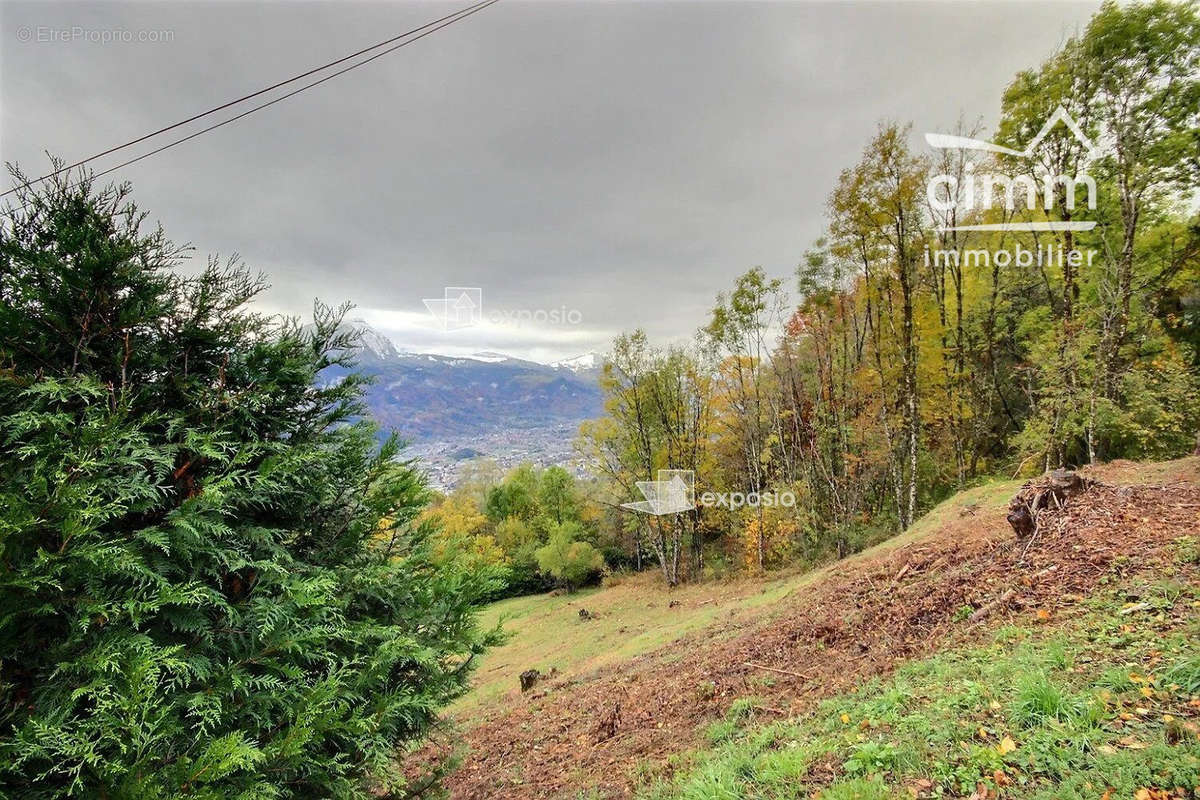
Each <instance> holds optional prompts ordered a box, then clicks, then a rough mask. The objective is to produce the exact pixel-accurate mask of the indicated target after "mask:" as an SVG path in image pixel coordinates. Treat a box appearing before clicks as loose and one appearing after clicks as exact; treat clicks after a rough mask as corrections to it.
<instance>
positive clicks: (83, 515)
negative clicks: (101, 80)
mask: <svg viewBox="0 0 1200 800" xmlns="http://www.w3.org/2000/svg"><path fill="white" fill-rule="evenodd" d="M17 180H18V182H20V180H21V179H20V177H19V176H18V177H17ZM147 227H148V226H146V225H145V220H144V215H143V214H141V213H140V212H139V211H138V210H137V209H136V208H135V206H134V205H133V204H132V202H131V201H130V200H129V197H128V191H127V189H126V188H123V187H116V188H113V187H110V188H106V189H100V188H97V187H94V186H93V185H92V183H91V182H90V181H88V180H83V181H82V182H79V181H78V178H76V177H74V176H73V179H70V180H69V179H66V178H64V179H62V180H59V181H56V182H53V183H52V184H51V185H49V186H47V187H46V188H44V189H38V190H33V189H25V190H22V191H21V193H20V197H19V200H18V202H17V203H16V204H14V205H13V206H11V207H9V208H8V209H7V210H6V212H5V213H4V215H3V220H2V224H0V331H3V338H2V340H0V792H2V793H4V794H7V795H8V796H10V797H14V798H15V797H20V798H59V797H81V798H175V797H194V798H222V799H224V798H235V797H236V798H251V797H254V798H316V797H346V798H351V797H380V796H383V797H386V796H403V794H404V793H405V792H406V791H408V789H406V788H405V779H404V776H403V772H402V770H401V767H400V764H399V763H398V749H399V748H401V747H403V745H404V744H405V743H409V742H412V741H413V740H415V739H417V738H418V737H420V736H421V735H422V734H423V733H425V732H426V731H427V730H428V729H429V728H430V726H431V724H432V723H433V722H434V721H435V719H436V714H437V711H438V709H439V708H440V707H442V706H444V705H445V704H446V703H447V702H448V701H450V700H451V699H453V698H454V697H456V696H458V695H460V694H461V693H462V692H463V691H464V688H465V681H466V678H467V675H468V673H469V670H470V668H471V665H472V661H473V656H475V655H476V654H477V653H479V652H480V651H481V650H482V649H483V648H484V647H486V646H487V645H488V644H489V643H491V641H492V639H493V634H492V633H490V632H485V631H482V630H480V629H479V628H478V627H477V626H476V624H475V620H474V616H473V613H472V608H473V605H474V603H475V601H476V599H477V598H478V597H480V596H481V595H482V594H483V593H484V592H486V591H488V590H489V589H491V588H492V585H491V584H492V576H490V575H489V574H487V573H484V572H479V571H468V570H467V569H465V568H454V567H453V566H452V565H450V566H444V567H443V568H435V567H434V566H433V564H432V563H431V560H430V549H429V546H428V537H429V535H430V533H431V531H430V530H429V527H428V524H427V523H424V522H420V521H418V519H417V517H418V514H419V512H420V510H421V509H422V507H423V506H424V505H425V503H426V500H427V489H426V487H425V485H424V483H423V481H422V479H421V477H420V475H419V473H418V472H417V471H415V470H414V468H413V466H412V465H411V464H408V463H404V462H399V461H397V459H396V456H397V451H398V445H397V442H396V440H395V439H394V438H392V439H389V440H387V442H386V443H385V444H383V445H382V446H380V445H379V444H378V443H377V438H376V436H375V430H374V429H373V428H372V426H371V425H369V424H368V423H366V422H362V421H356V420H360V419H361V414H362V408H361V406H360V400H359V397H360V390H361V387H362V383H363V380H364V379H363V378H361V377H360V376H357V375H354V374H351V375H350V377H348V378H346V379H344V380H341V381H340V382H337V383H328V382H326V383H322V382H321V381H320V379H319V373H320V372H321V370H323V369H324V368H326V367H329V366H331V365H334V364H343V365H344V364H346V363H349V356H348V355H347V354H348V353H351V352H353V345H354V342H353V340H352V337H351V335H350V334H347V333H346V332H345V329H344V328H343V327H342V326H340V324H339V323H340V319H341V310H334V309H332V308H329V307H325V306H322V305H320V304H318V305H317V308H316V312H315V320H314V322H313V324H311V325H307V326H301V325H299V324H298V323H297V322H295V321H288V320H280V319H278V318H272V317H267V316H264V315H261V314H257V313H253V312H252V311H250V310H248V308H247V303H248V301H250V300H251V299H252V298H253V297H254V296H255V295H256V294H258V293H259V292H260V291H261V290H262V289H263V283H262V281H261V279H259V278H257V277H255V276H253V275H251V274H249V273H248V272H247V271H246V270H245V269H244V268H243V267H241V266H240V265H239V264H238V263H236V262H218V261H216V260H210V261H209V262H208V264H207V266H206V267H205V268H203V269H202V270H199V271H198V274H197V273H196V271H193V272H192V273H191V274H186V273H184V272H182V271H181V270H180V269H179V263H180V260H181V258H182V257H183V256H185V255H186V251H185V249H183V248H179V247H177V246H175V245H173V244H172V243H171V242H170V241H169V240H167V239H166V238H165V236H164V235H163V233H162V231H161V230H153V231H147Z"/></svg>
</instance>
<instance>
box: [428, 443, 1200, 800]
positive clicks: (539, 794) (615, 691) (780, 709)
mask: <svg viewBox="0 0 1200 800" xmlns="http://www.w3.org/2000/svg"><path fill="white" fill-rule="evenodd" d="M1090 474H1091V476H1092V477H1094V478H1096V479H1098V480H1099V481H1101V482H1102V483H1101V484H1100V485H1098V486H1096V487H1094V488H1093V489H1092V490H1090V491H1089V492H1088V493H1086V494H1084V495H1082V496H1080V497H1077V498H1075V499H1073V500H1072V501H1071V502H1070V503H1069V504H1068V506H1067V507H1066V508H1065V509H1063V510H1060V511H1054V512H1048V514H1047V516H1046V517H1044V518H1043V526H1042V532H1041V533H1040V534H1039V536H1038V539H1037V540H1036V541H1035V542H1034V543H1033V544H1032V546H1030V547H1029V548H1028V551H1026V550H1025V547H1024V545H1022V544H1020V543H1018V542H1017V541H1016V540H1015V538H1014V536H1013V534H1012V531H1011V529H1010V528H1009V526H1008V525H1007V524H1006V522H1005V521H1004V515H1005V508H1004V506H1002V505H999V504H997V505H994V506H990V507H972V506H964V507H961V508H960V509H959V510H958V512H957V515H956V517H955V518H952V519H950V520H949V521H947V522H945V523H944V524H942V525H940V526H938V527H936V528H934V529H931V530H929V531H928V532H926V534H925V535H923V536H921V537H920V538H918V539H916V540H915V541H911V542H909V543H907V544H905V545H903V546H901V547H898V548H891V549H887V548H882V552H876V553H872V552H870V551H868V552H867V553H864V554H862V555H861V556H859V557H857V558H854V559H849V560H847V561H845V562H842V563H840V564H838V565H837V566H836V567H835V568H834V569H832V570H830V571H829V573H828V574H827V575H825V576H824V577H823V579H821V580H819V581H815V582H814V583H813V584H811V585H810V586H808V587H807V588H806V589H805V590H804V591H803V592H799V593H795V594H793V595H790V596H789V597H787V598H785V599H784V600H783V601H781V603H780V604H779V605H778V606H777V607H776V608H774V609H772V614H771V617H770V620H769V621H768V622H766V623H765V624H762V625H760V626H758V627H755V628H747V627H746V624H745V622H744V621H741V620H739V621H736V622H734V623H725V624H716V625H713V626H711V627H709V628H707V629H705V630H703V631H700V632H698V633H696V634H693V635H691V636H687V637H685V638H683V639H680V640H679V641H676V642H674V643H672V644H671V645H669V646H667V647H664V648H662V649H660V650H658V651H656V652H654V653H651V654H649V655H647V656H642V657H639V658H636V659H634V660H632V661H630V662H629V663H627V664H624V665H622V666H621V667H620V668H607V669H604V670H602V671H600V672H599V673H597V674H595V675H594V676H591V677H590V678H589V679H586V680H583V681H578V682H572V683H571V684H569V685H565V684H564V685H551V686H549V687H547V688H546V689H544V690H540V691H537V692H531V693H530V694H528V695H525V696H522V695H520V694H519V693H516V692H514V693H513V694H511V695H510V696H509V697H508V698H507V705H506V706H505V707H502V708H498V709H497V708H493V709H492V710H491V711H485V712H482V713H483V716H481V717H479V718H476V719H473V720H468V721H466V722H465V724H464V728H465V729H464V730H462V731H461V732H462V733H463V734H465V738H466V742H467V746H468V748H469V752H468V753H467V754H466V759H465V762H464V763H463V765H462V767H461V768H460V769H459V770H458V771H457V772H456V773H455V774H453V775H452V776H451V777H450V778H449V779H448V781H447V786H448V788H449V789H450V791H451V795H452V797H455V798H493V797H503V798H558V797H575V796H577V795H578V794H579V793H580V792H586V791H590V790H594V791H596V793H597V794H598V795H599V796H602V797H627V796H631V795H632V793H633V787H634V784H635V772H636V770H637V768H638V764H639V762H640V761H643V760H647V761H650V762H662V761H663V760H664V759H665V758H666V757H667V756H668V755H670V754H671V753H674V752H677V751H680V750H686V749H688V748H691V747H695V746H697V745H699V744H700V743H701V740H700V737H701V734H702V732H703V730H704V728H705V726H706V725H707V724H708V723H710V722H711V721H713V720H714V719H716V718H718V717H720V716H721V715H722V714H723V713H724V712H725V710H726V709H727V708H728V706H729V704H730V703H731V702H732V700H733V699H734V698H736V697H739V696H746V695H751V694H752V695H755V696H757V697H760V698H763V700H762V704H763V707H764V708H765V709H766V710H767V711H768V712H770V713H779V714H781V715H783V714H792V713H796V712H799V711H802V710H804V709H806V708H808V707H810V706H811V705H812V704H813V703H814V702H815V701H817V700H819V699H821V698H822V697H825V696H828V695H831V694H834V693H837V692H840V691H845V690H846V689H848V688H849V687H851V686H852V685H854V684H857V683H859V682H861V681H863V680H864V679H866V678H868V677H870V676H873V675H878V674H882V673H886V672H889V671H890V670H891V669H892V668H893V667H894V666H895V665H896V664H897V663H898V662H900V661H903V660H906V659H909V658H913V657H919V656H922V655H925V654H928V653H930V652H931V651H933V650H936V649H939V648H943V647H948V646H956V645H960V644H963V643H967V642H970V641H972V640H974V639H976V638H979V637H981V636H982V635H984V634H985V633H987V632H988V631H989V630H990V629H991V628H994V627H996V626H998V625H1000V624H1003V623H1004V621H1005V620H1006V619H1007V618H1010V617H1012V616H1014V615H1034V614H1037V615H1040V616H1041V617H1043V618H1044V617H1046V616H1047V615H1049V617H1050V618H1053V617H1054V615H1055V614H1056V612H1057V611H1058V610H1060V609H1062V608H1063V607H1065V606H1069V605H1071V604H1073V603H1075V602H1078V601H1079V600H1080V599H1082V598H1083V597H1085V596H1086V595H1087V594H1088V593H1089V592H1090V591H1091V590H1092V588H1093V587H1094V586H1096V584H1097V582H1098V581H1100V580H1101V578H1103V577H1104V576H1106V575H1110V574H1114V573H1117V574H1121V575H1128V574H1131V573H1135V572H1138V571H1141V570H1146V569H1150V568H1153V566H1154V565H1155V564H1157V563H1159V562H1161V561H1162V560H1163V559H1165V558H1168V557H1169V551H1170V549H1171V548H1170V545H1171V544H1172V543H1173V542H1174V541H1175V540H1177V539H1178V538H1179V537H1181V536H1184V535H1188V534H1192V535H1195V534H1197V533H1198V532H1200V459H1195V458H1193V459H1185V460H1183V461H1179V462H1172V463H1171V464H1168V465H1156V467H1155V468H1143V467H1140V466H1139V465H1134V464H1129V463H1117V464H1111V465H1107V466H1105V467H1101V468H1098V469H1096V470H1094V471H1092V472H1091V473H1090ZM972 609H974V610H975V611H976V613H975V614H974V616H972V617H969V618H968V616H967V615H968V613H969V612H970V611H971V610H972ZM751 665H753V666H751ZM768 667H770V668H774V670H782V671H772V670H770V669H766V668H768ZM768 676H769V677H770V678H772V679H773V680H772V681H764V680H763V678H764V677H768ZM768 684H769V685H768Z"/></svg>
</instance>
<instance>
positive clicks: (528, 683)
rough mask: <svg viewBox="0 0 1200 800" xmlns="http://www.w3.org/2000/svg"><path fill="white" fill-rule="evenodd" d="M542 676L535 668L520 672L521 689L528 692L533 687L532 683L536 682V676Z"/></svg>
mask: <svg viewBox="0 0 1200 800" xmlns="http://www.w3.org/2000/svg"><path fill="white" fill-rule="evenodd" d="M540 677H542V673H541V672H539V671H538V670H536V669H527V670H525V671H524V672H522V673H521V691H522V692H528V691H529V690H530V689H532V688H533V685H534V684H535V683H537V682H538V678H540Z"/></svg>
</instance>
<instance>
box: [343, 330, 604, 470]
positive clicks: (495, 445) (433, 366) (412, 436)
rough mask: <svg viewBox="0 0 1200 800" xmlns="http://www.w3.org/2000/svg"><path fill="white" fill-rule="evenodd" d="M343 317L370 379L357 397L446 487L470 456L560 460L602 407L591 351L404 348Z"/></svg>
mask: <svg viewBox="0 0 1200 800" xmlns="http://www.w3.org/2000/svg"><path fill="white" fill-rule="evenodd" d="M348 324H350V325H353V326H354V327H355V328H356V329H358V330H359V332H360V334H361V337H362V346H361V349H360V352H359V356H358V357H359V367H358V368H359V370H360V371H362V372H365V373H367V374H368V375H371V376H372V377H374V379H375V383H374V384H373V385H372V386H370V387H368V388H367V391H366V397H365V399H366V403H367V406H368V408H369V409H370V412H371V415H372V416H373V417H374V418H375V420H376V421H377V422H378V423H379V424H380V425H381V426H382V427H383V428H385V429H391V430H396V431H398V432H399V433H400V435H401V436H402V437H403V438H405V439H406V440H407V441H409V442H410V443H411V446H410V447H409V448H408V450H407V452H408V454H410V455H415V456H420V457H421V459H422V461H423V462H424V463H425V466H426V468H427V469H428V471H429V473H430V477H431V479H432V480H433V482H434V483H435V484H436V485H437V486H439V487H440V488H447V487H450V486H452V485H453V482H454V477H455V475H456V474H457V471H458V467H459V465H460V464H461V463H462V462H463V461H467V460H470V459H471V458H477V457H486V458H494V459H496V460H497V461H499V462H500V463H501V464H502V465H505V466H508V465H510V464H514V463H518V462H520V461H533V462H534V463H536V464H542V465H548V464H562V465H564V466H569V465H570V462H571V460H572V455H573V452H572V443H573V440H574V438H575V433H576V431H577V429H578V427H579V423H580V422H582V421H583V420H586V419H591V418H594V417H597V416H600V414H601V412H602V405H603V401H602V397H601V393H600V387H599V383H598V378H599V374H600V369H599V368H600V364H601V359H600V358H599V357H598V356H596V354H594V353H588V354H585V355H582V356H579V357H577V358H572V359H568V360H566V361H562V362H558V363H556V364H540V363H537V362H534V361H526V360H524V359H519V358H513V357H511V356H506V355H504V354H501V353H489V352H484V353H476V354H473V355H471V356H469V357H451V356H442V355H433V354H428V353H410V352H405V351H403V350H399V349H398V348H396V346H395V345H394V344H393V343H392V342H391V341H390V340H389V339H388V338H387V337H385V336H383V335H382V334H380V333H379V332H378V331H375V330H373V329H372V328H371V327H370V326H369V325H367V324H366V323H365V322H363V321H361V320H352V321H350V322H349V323H348ZM345 372H346V370H344V369H338V368H334V369H329V370H326V373H325V376H324V377H326V378H328V379H331V380H336V379H337V378H339V377H340V376H341V375H343V374H345Z"/></svg>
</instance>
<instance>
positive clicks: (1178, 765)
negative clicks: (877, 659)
mask: <svg viewBox="0 0 1200 800" xmlns="http://www.w3.org/2000/svg"><path fill="white" fill-rule="evenodd" d="M1157 596H1159V597H1163V598H1171V602H1170V605H1166V604H1165V599H1164V601H1163V602H1161V603H1156V604H1155V607H1154V608H1151V609H1149V610H1147V611H1145V612H1144V613H1142V614H1134V615H1120V614H1118V613H1117V612H1118V611H1119V610H1120V609H1121V607H1122V605H1123V601H1122V598H1123V592H1118V591H1111V590H1110V591H1108V592H1106V593H1105V594H1103V595H1099V596H1097V597H1096V598H1093V599H1092V600H1089V601H1087V602H1086V603H1085V604H1084V605H1083V606H1082V607H1081V608H1079V609H1077V611H1076V613H1075V614H1074V616H1073V618H1072V619H1071V620H1070V621H1069V622H1067V623H1065V624H1064V625H1063V626H1062V627H1060V628H1058V629H1056V630H1055V629H1051V628H1049V627H1046V626H1038V627H1036V628H1021V627H1015V626H1008V627H1005V628H1001V629H999V630H997V631H996V633H995V638H994V641H993V642H992V643H991V644H989V645H986V646H982V647H976V648H973V649H969V650H961V651H953V652H947V653H943V654H939V655H937V656H936V657H933V658H929V659H925V660H921V661H914V662H909V663H907V664H906V665H904V666H902V667H901V668H900V669H899V670H898V671H897V672H896V673H895V674H894V675H892V676H891V677H890V678H888V679H886V680H876V681H874V682H871V683H868V684H865V685H862V686H860V687H859V688H858V689H857V690H856V691H855V692H853V693H851V694H846V695H842V696H838V697H834V698H831V699H829V700H827V701H825V702H823V703H822V704H821V705H820V706H819V707H818V708H817V709H816V710H815V711H814V712H813V713H811V714H809V715H806V716H804V717H801V718H797V719H792V720H787V721H784V722H777V723H774V724H770V725H766V726H756V725H755V724H753V723H754V719H753V716H752V715H751V716H747V715H735V714H732V713H731V714H730V715H728V716H727V717H726V718H725V719H724V720H722V721H721V722H719V723H717V724H715V725H714V726H713V728H712V729H710V732H709V734H710V735H709V741H710V742H711V743H713V745H714V746H713V748H712V749H711V750H706V751H700V752H696V753H692V754H691V755H690V756H689V757H688V758H686V762H687V763H690V764H691V765H692V766H691V767H690V768H688V767H687V766H686V764H685V766H684V767H683V768H682V769H681V770H680V771H679V772H678V773H676V774H675V775H674V776H672V777H670V778H668V779H664V778H661V777H660V778H658V779H655V778H654V777H653V776H649V777H647V779H646V783H647V786H646V787H645V789H644V791H643V797H644V798H647V799H650V798H652V799H653V800H668V799H669V798H670V799H678V800H766V798H807V797H813V796H818V797H820V798H821V799H822V800H837V799H838V798H857V799H858V800H873V799H875V798H880V799H882V798H912V797H913V796H914V792H917V793H919V794H920V795H922V796H929V797H934V796H940V797H965V796H967V795H970V794H971V793H972V792H973V791H974V790H975V788H976V786H977V785H978V784H979V783H982V784H984V785H985V786H987V787H989V788H1003V797H1005V798H1028V799H1029V800H1085V798H1092V799H1093V800H1095V799H1097V798H1100V797H1101V796H1102V795H1103V794H1104V792H1105V791H1106V789H1108V788H1109V787H1111V788H1112V790H1113V791H1112V793H1111V795H1110V796H1111V797H1112V798H1132V797H1134V795H1135V793H1136V792H1137V790H1138V789H1141V788H1160V789H1169V790H1172V791H1178V792H1181V793H1180V794H1179V795H1178V796H1180V797H1200V733H1198V731H1200V727H1198V726H1197V722H1198V721H1200V698H1198V697H1197V693H1198V692H1200V657H1197V656H1196V655H1195V650H1196V642H1197V641H1200V599H1198V593H1197V591H1196V586H1195V584H1194V583H1193V584H1191V585H1189V584H1185V583H1181V582H1174V583H1173V584H1172V589H1171V591H1170V592H1167V593H1166V594H1165V595H1157ZM717 734H719V735H717Z"/></svg>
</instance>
